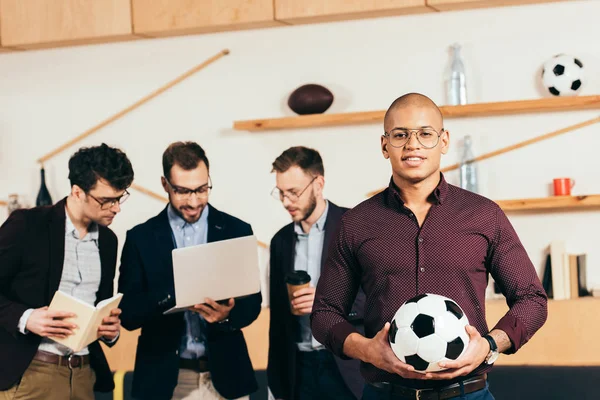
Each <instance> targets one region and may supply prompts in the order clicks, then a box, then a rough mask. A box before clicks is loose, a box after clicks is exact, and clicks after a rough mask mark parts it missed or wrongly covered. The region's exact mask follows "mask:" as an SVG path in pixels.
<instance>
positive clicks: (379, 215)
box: [311, 174, 547, 387]
mask: <svg viewBox="0 0 600 400" xmlns="http://www.w3.org/2000/svg"><path fill="white" fill-rule="evenodd" d="M440 176H441V178H440V183H439V185H438V186H437V188H436V189H435V190H434V192H433V193H432V194H431V196H430V198H429V200H430V201H431V202H432V203H433V204H432V206H431V209H430V210H429V212H428V214H427V217H426V218H425V221H424V223H423V225H422V226H421V227H419V225H418V222H417V219H416V218H415V216H414V215H413V213H412V212H411V210H410V209H408V208H407V207H405V205H404V203H403V201H402V199H401V198H400V194H399V192H398V188H397V187H396V185H395V184H394V183H393V181H391V182H390V186H389V187H388V188H387V189H386V190H385V191H383V192H381V193H379V194H377V195H375V196H374V197H372V198H370V199H368V200H366V201H364V202H362V203H361V204H359V205H358V206H356V207H355V208H354V209H352V210H350V211H348V212H346V214H344V217H343V219H342V222H341V225H340V231H339V233H338V235H337V239H336V241H335V242H333V243H332V245H331V248H330V249H329V257H328V259H327V261H326V263H325V265H324V268H323V271H322V274H321V277H320V279H319V283H318V285H317V291H316V298H315V303H314V306H313V312H312V316H311V319H312V332H313V335H314V336H315V338H316V339H317V340H318V341H319V342H320V343H323V344H324V345H326V346H327V347H328V348H329V349H330V350H332V351H333V352H334V353H335V354H337V355H338V356H341V357H344V358H347V357H345V356H344V354H343V352H342V348H343V344H344V340H345V339H346V337H347V336H348V335H349V334H350V333H352V332H356V330H355V328H354V327H353V325H351V324H350V323H348V322H347V321H346V318H345V316H346V315H348V312H349V311H350V308H351V307H352V302H353V301H354V297H355V295H356V293H357V291H358V288H359V286H362V288H363V290H364V292H365V294H366V304H365V333H366V337H368V338H372V337H373V336H375V334H376V333H377V332H378V331H379V330H381V329H382V328H383V325H384V324H385V323H386V322H391V320H392V318H393V316H394V314H395V313H396V311H397V310H398V308H399V307H400V306H401V305H402V303H404V302H405V301H406V300H408V299H410V298H411V297H413V296H416V295H417V294H422V293H434V294H439V295H442V296H446V297H449V298H451V299H453V300H454V301H456V302H457V303H458V304H459V305H460V306H461V307H462V309H463V310H464V311H465V313H466V315H467V318H468V319H469V323H470V324H471V325H473V326H474V327H475V328H476V329H477V330H478V331H479V333H480V334H482V335H484V334H487V333H488V332H489V330H488V326H487V323H486V319H485V289H486V287H487V284H488V273H489V274H491V275H492V276H493V277H494V279H495V280H496V282H497V283H498V285H499V286H500V288H501V290H502V292H503V293H504V295H505V296H506V300H507V303H508V306H509V307H510V309H509V311H508V312H507V313H506V315H504V317H502V319H501V320H500V321H499V322H498V323H497V324H496V326H495V328H497V329H501V330H503V331H504V332H506V333H507V334H508V336H509V338H510V340H511V342H512V348H511V349H510V350H509V351H507V352H506V353H514V352H515V351H517V350H518V349H519V348H520V347H521V346H523V345H524V344H525V343H526V342H527V341H528V340H529V339H530V338H531V337H532V336H533V334H534V333H535V332H536V331H537V330H538V329H540V327H541V326H542V325H543V324H544V322H545V321H546V316H547V296H546V293H545V292H544V289H543V288H542V285H541V283H540V280H539V278H538V276H537V274H536V271H535V268H534V266H533V264H532V263H531V260H530V259H529V257H528V256H527V253H526V252H525V249H524V248H523V245H522V244H521V241H520V240H519V238H518V236H517V234H516V232H515V231H514V229H513V227H512V225H511V224H510V222H509V221H508V219H507V218H506V216H505V214H504V212H503V211H502V210H501V209H500V207H499V206H498V205H497V204H496V203H494V202H493V201H491V200H489V199H487V198H485V197H482V196H479V195H477V194H474V193H471V192H469V191H466V190H463V189H461V188H459V187H456V186H453V185H449V184H448V183H447V182H446V181H445V179H444V177H443V175H441V174H440ZM489 369H490V366H488V365H486V364H482V365H481V366H480V367H478V368H477V369H476V370H475V371H473V373H472V375H473V374H480V373H483V372H486V371H487V370H489ZM361 370H362V373H363V375H364V376H365V378H366V380H367V381H368V382H395V383H399V384H403V385H408V386H413V387H428V386H434V385H436V383H431V382H432V381H420V382H417V381H409V380H406V379H403V378H402V377H400V376H398V375H394V374H390V373H388V372H386V371H383V370H380V369H378V368H375V367H374V366H373V365H371V364H366V363H363V364H362V367H361Z"/></svg>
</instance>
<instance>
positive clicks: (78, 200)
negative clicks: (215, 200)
mask: <svg viewBox="0 0 600 400" xmlns="http://www.w3.org/2000/svg"><path fill="white" fill-rule="evenodd" d="M69 180H70V181H71V193H70V194H69V196H68V197H66V198H65V199H63V200H61V201H59V202H58V203H56V204H55V205H54V206H45V207H36V208H32V209H21V210H17V211H14V212H13V213H12V214H11V215H10V217H9V218H8V220H7V221H6V222H5V223H4V225H2V227H1V228H0V400H13V399H24V400H37V399H40V400H42V399H43V400H65V399H69V400H93V399H94V391H101V392H110V391H112V390H113V388H114V383H113V379H112V373H111V371H110V369H109V366H108V363H107V362H106V358H105V356H104V353H103V351H102V348H101V347H100V344H99V343H98V342H97V339H100V340H102V341H104V342H105V343H106V344H108V345H109V346H112V345H113V344H114V343H115V342H116V339H117V338H118V336H119V330H120V320H119V314H120V310H119V309H118V308H114V309H112V308H110V309H108V310H106V311H105V313H104V314H102V315H106V313H110V315H108V316H106V317H104V318H102V317H98V318H97V319H96V322H94V323H93V324H92V325H89V324H88V325H86V326H77V324H75V323H74V322H73V321H77V320H78V319H77V318H78V317H82V316H81V315H75V313H73V311H74V308H69V307H68V306H67V305H81V306H83V307H84V308H90V309H91V308H93V306H94V305H98V303H102V301H103V300H106V299H109V298H111V296H113V280H114V277H115V268H116V259H117V237H116V236H115V234H114V233H113V232H112V231H111V230H110V229H109V228H108V225H110V224H111V223H112V221H113V219H114V217H115V216H116V215H117V214H118V213H119V212H120V211H121V203H123V201H125V199H127V196H128V193H127V190H126V189H127V188H128V187H129V185H130V184H131V182H132V181H133V169H132V167H131V163H130V162H129V160H128V158H127V156H126V155H125V154H124V153H123V152H121V151H120V150H118V149H115V148H111V147H109V146H107V145H105V144H102V145H101V146H96V147H90V148H82V149H80V150H79V151H78V152H76V153H75V154H74V155H73V156H72V157H71V159H70V160H69ZM57 293H58V294H57ZM63 294H64V296H63ZM61 296H63V298H68V299H69V300H68V301H66V302H64V303H62V304H63V306H61V307H58V308H56V309H55V308H54V307H53V306H52V305H51V301H52V303H53V304H58V303H57V302H55V301H54V299H56V298H58V297H61ZM109 303H110V301H109ZM111 304H114V303H111ZM48 305H51V306H50V307H48ZM99 306H101V304H100V305H99ZM79 321H83V320H82V319H79ZM78 335H85V338H84V339H83V340H77V342H78V344H77V346H76V348H75V349H74V348H72V347H68V346H65V345H64V344H63V343H68V342H67V340H68V339H70V338H73V337H77V336H78Z"/></svg>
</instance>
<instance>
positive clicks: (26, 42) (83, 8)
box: [0, 0, 132, 48]
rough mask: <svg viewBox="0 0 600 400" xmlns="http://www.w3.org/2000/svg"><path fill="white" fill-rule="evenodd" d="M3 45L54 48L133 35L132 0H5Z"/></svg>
mask: <svg viewBox="0 0 600 400" xmlns="http://www.w3.org/2000/svg"><path fill="white" fill-rule="evenodd" d="M0 31H1V34H0V37H1V38H2V46H15V47H19V48H39V47H53V46H56V45H58V46H60V45H69V44H78V43H96V42H105V41H111V42H112V41H117V40H123V39H127V38H131V37H132V35H131V4H130V0H102V1H98V0H57V1H54V0H53V1H49V0H2V1H0Z"/></svg>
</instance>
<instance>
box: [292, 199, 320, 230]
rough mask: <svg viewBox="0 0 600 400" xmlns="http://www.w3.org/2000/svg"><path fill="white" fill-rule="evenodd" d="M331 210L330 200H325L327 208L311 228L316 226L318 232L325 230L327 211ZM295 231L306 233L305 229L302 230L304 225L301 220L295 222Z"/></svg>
mask: <svg viewBox="0 0 600 400" xmlns="http://www.w3.org/2000/svg"><path fill="white" fill-rule="evenodd" d="M328 212H329V201H327V200H325V210H324V211H323V214H321V216H320V217H319V219H318V220H317V222H315V224H314V225H313V226H311V228H310V229H311V230H312V228H313V227H314V228H315V229H316V230H317V231H318V232H323V231H324V230H325V222H326V221H327V213H328ZM294 231H295V232H296V233H297V234H299V235H306V233H304V230H302V225H301V224H300V222H296V223H294Z"/></svg>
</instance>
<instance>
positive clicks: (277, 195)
mask: <svg viewBox="0 0 600 400" xmlns="http://www.w3.org/2000/svg"><path fill="white" fill-rule="evenodd" d="M315 179H317V177H316V176H315V177H314V178H312V180H311V181H310V182H308V185H306V187H305V188H304V189H302V191H301V192H300V193H298V194H296V193H295V192H294V191H293V190H292V191H289V192H287V193H285V192H284V191H282V190H280V189H279V188H278V187H274V188H273V190H272V191H271V196H272V197H273V198H274V199H275V200H279V201H281V202H283V199H284V198H285V197H287V198H288V200H289V201H291V202H292V203H295V202H297V201H298V200H300V196H302V195H303V194H304V192H305V191H306V189H308V187H309V186H310V185H311V184H312V183H313V182H314V181H315Z"/></svg>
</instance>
